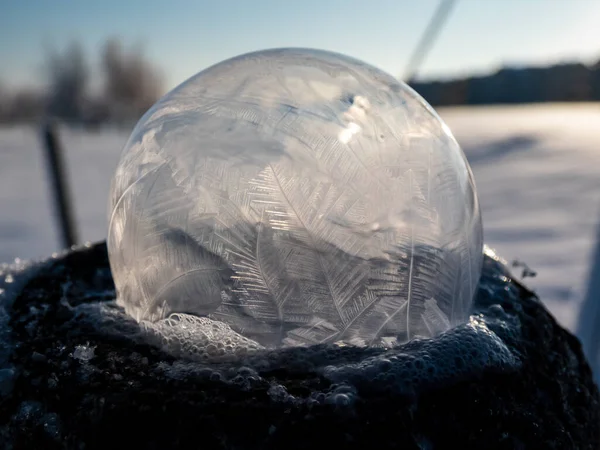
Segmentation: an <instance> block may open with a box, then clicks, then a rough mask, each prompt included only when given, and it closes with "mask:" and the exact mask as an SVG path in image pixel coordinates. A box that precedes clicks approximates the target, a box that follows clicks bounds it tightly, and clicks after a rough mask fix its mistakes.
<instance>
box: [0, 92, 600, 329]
mask: <svg viewBox="0 0 600 450" xmlns="http://www.w3.org/2000/svg"><path fill="white" fill-rule="evenodd" d="M438 112H439V113H440V115H441V116H442V118H443V119H444V120H445V121H446V123H447V124H448V126H449V127H450V129H451V130H452V131H453V133H454V135H455V136H456V138H457V139H458V141H459V143H460V144H461V145H462V147H463V150H464V151H465V153H466V155H467V158H468V160H469V162H470V164H471V167H472V169H473V172H474V175H475V180H476V183H477V189H478V193H479V199H480V202H481V205H482V210H483V224H484V237H485V242H486V243H487V244H488V245H489V246H490V247H492V248H494V249H495V250H496V251H497V252H498V254H499V255H501V256H502V257H503V258H505V259H506V260H508V261H509V262H510V261H512V260H513V259H519V260H521V261H524V262H526V263H527V264H528V266H529V267H530V268H531V269H533V270H535V271H536V272H537V276H536V277H535V278H527V279H526V280H525V282H526V284H527V285H528V286H530V287H531V288H533V289H534V290H535V291H536V292H537V293H538V294H539V295H540V297H541V299H542V300H543V301H544V303H545V304H546V305H547V306H548V308H549V309H550V311H551V312H552V313H553V314H554V315H555V316H556V317H557V319H558V320H559V322H560V323H561V324H562V325H564V326H565V327H567V328H569V329H571V330H573V331H575V329H576V326H577V323H576V322H577V319H578V314H579V310H580V307H581V302H582V298H583V297H584V295H585V290H586V287H587V278H588V272H589V261H590V258H591V256H592V254H593V252H594V247H595V240H596V234H597V233H596V228H597V226H598V223H599V219H600V104H593V103H590V104H541V105H526V106H498V107H460V108H442V109H439V110H438ZM128 136H129V132H128V131H115V130H102V131H98V132H86V131H80V130H67V129H63V130H62V131H61V140H62V142H63V144H64V148H65V152H66V162H67V166H68V176H69V181H70V185H71V190H72V196H73V200H74V208H75V214H76V220H77V225H78V228H79V236H80V240H81V241H82V242H83V241H96V240H101V239H105V237H106V230H107V219H106V217H107V213H106V208H107V199H108V191H109V186H110V180H111V177H112V174H113V171H114V169H115V167H116V165H117V162H118V158H119V155H120V152H121V149H122V147H123V145H124V144H125V142H126V140H127V138H128ZM41 144H42V142H41V139H40V135H39V130H37V129H35V128H33V127H13V128H0V211H1V214H0V262H12V261H13V260H14V259H15V258H17V257H19V258H22V259H30V258H35V259H38V258H44V257H48V256H50V255H51V254H52V253H53V252H56V251H58V250H60V246H61V245H60V239H59V236H60V235H59V232H58V228H57V226H56V221H55V218H54V216H53V207H52V201H51V200H52V198H51V191H50V184H49V178H48V176H47V173H46V166H45V158H44V157H45V154H44V151H43V147H42V145H41ZM513 271H514V274H515V275H517V274H518V273H520V269H518V268H515V269H513Z"/></svg>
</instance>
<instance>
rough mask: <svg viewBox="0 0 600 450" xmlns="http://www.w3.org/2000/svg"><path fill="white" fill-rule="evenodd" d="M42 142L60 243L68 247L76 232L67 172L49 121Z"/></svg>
mask: <svg viewBox="0 0 600 450" xmlns="http://www.w3.org/2000/svg"><path fill="white" fill-rule="evenodd" d="M43 135H44V144H45V147H46V162H47V166H48V172H49V176H50V180H51V183H52V196H53V198H54V208H55V214H56V215H57V216H58V220H59V224H58V225H59V227H60V230H61V237H62V243H63V245H64V247H65V248H70V247H72V246H73V245H75V244H76V243H77V232H76V230H75V223H74V221H73V209H72V208H71V198H70V195H69V189H68V181H67V174H66V172H65V165H64V161H63V149H62V147H61V146H60V141H59V138H58V133H57V129H56V126H55V124H54V123H52V122H51V121H49V122H47V123H46V124H45V125H44V129H43Z"/></svg>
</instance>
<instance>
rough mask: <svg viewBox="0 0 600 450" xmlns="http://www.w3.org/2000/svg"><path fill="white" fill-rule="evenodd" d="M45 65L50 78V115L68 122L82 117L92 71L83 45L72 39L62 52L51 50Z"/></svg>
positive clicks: (48, 52)
mask: <svg viewBox="0 0 600 450" xmlns="http://www.w3.org/2000/svg"><path fill="white" fill-rule="evenodd" d="M45 68H46V71H47V74H48V77H49V98H48V112H49V114H50V115H52V116H54V117H58V118H61V119H64V120H67V121H80V120H82V118H83V116H84V104H85V101H86V95H87V87H88V78H89V70H88V65H87V61H86V58H85V55H84V53H83V49H82V48H81V46H80V45H79V44H78V43H77V42H73V43H72V44H71V45H70V46H69V47H68V48H67V49H66V50H65V51H64V52H62V53H59V52H57V51H55V50H48V51H47V54H46V67H45Z"/></svg>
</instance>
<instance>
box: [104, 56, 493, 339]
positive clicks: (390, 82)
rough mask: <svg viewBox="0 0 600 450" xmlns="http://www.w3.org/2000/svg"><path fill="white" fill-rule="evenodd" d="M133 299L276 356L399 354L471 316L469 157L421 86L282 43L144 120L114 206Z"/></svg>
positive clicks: (116, 258)
mask: <svg viewBox="0 0 600 450" xmlns="http://www.w3.org/2000/svg"><path fill="white" fill-rule="evenodd" d="M109 203H110V206H109V235H108V247H109V255H110V263H111V267H112V271H113V275H114V280H115V283H116V287H117V291H118V301H119V302H120V304H121V305H123V306H124V308H125V310H126V311H127V312H128V313H129V314H130V315H132V316H133V317H134V318H136V319H137V320H139V321H142V320H143V321H151V322H153V321H157V320H160V319H164V318H167V317H169V316H170V315H171V314H174V313H183V314H191V315H196V316H205V317H208V318H210V319H212V320H218V321H222V322H225V323H226V324H227V325H228V326H230V327H231V328H232V329H233V330H235V331H236V332H237V333H239V334H241V335H243V336H245V337H246V338H249V339H252V340H254V341H256V342H258V343H260V344H261V345H264V346H267V347H279V346H290V345H312V344H317V343H332V342H342V343H345V344H350V345H390V344H393V343H395V342H405V341H407V340H410V339H412V338H415V337H418V336H421V337H430V336H434V335H436V334H439V333H441V332H443V331H445V330H447V329H449V328H450V327H452V326H454V325H456V324H458V323H461V322H464V321H466V319H467V318H468V314H469V310H470V307H471V303H472V299H473V294H474V291H475V288H476V285H477V282H478V279H479V276H480V271H481V262H482V228H481V217H480V211H479V206H478V201H477V197H476V193H475V186H474V183H473V177H472V174H471V171H470V168H469V165H468V163H467V161H466V159H465V156H464V154H463V152H462V150H461V149H460V147H459V146H458V144H457V142H456V140H455V139H454V138H453V136H452V134H451V133H450V131H449V129H448V128H447V127H446V126H445V124H444V123H443V122H442V121H441V119H440V118H439V117H438V115H437V114H436V113H435V112H434V111H433V109H432V108H431V107H430V106H429V105H428V104H427V103H426V102H425V101H424V100H423V99H422V98H421V97H420V96H419V95H418V94H416V93H415V92H414V91H413V90H412V89H410V88H409V87H408V86H407V85H405V84H403V83H402V82H399V81H398V80H396V79H394V78H393V77H392V76H390V75H388V74H386V73H384V72H382V71H380V70H378V69H376V68H374V67H372V66H370V65H368V64H365V63H363V62H361V61H358V60H355V59H352V58H349V57H346V56H343V55H339V54H334V53H329V52H324V51H319V50H307V49H275V50H266V51H260V52H255V53H250V54H246V55H242V56H238V57H235V58H233V59H229V60H227V61H224V62H221V63H219V64H217V65H215V66H212V67H210V68H208V69H206V70H204V71H203V72H200V73H199V74H197V75H196V76H194V77H192V78H191V79H189V80H188V81H186V82H184V83H183V84H181V85H180V86H179V87H177V88H175V89H174V90H173V91H171V92H170V93H169V94H167V95H166V96H165V97H163V98H162V99H161V100H159V101H158V102H157V103H156V105H154V106H153V107H152V108H151V109H150V110H149V111H148V112H147V113H146V114H145V115H144V116H143V117H142V118H141V120H140V121H139V123H138V124H137V126H136V127H135V129H134V131H133V133H132V135H131V138H130V139H129V141H128V143H127V144H126V146H125V149H124V150H123V153H122V155H121V160H120V162H119V164H118V167H117V170H116V174H115V176H114V179H113V183H112V188H111V194H110V200H109Z"/></svg>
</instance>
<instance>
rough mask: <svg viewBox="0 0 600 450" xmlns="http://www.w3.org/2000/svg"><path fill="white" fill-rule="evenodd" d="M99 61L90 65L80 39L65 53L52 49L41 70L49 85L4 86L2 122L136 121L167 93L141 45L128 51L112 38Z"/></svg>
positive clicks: (0, 98)
mask: <svg viewBox="0 0 600 450" xmlns="http://www.w3.org/2000/svg"><path fill="white" fill-rule="evenodd" d="M98 65H99V67H94V66H92V65H91V64H90V63H89V60H88V58H87V55H86V54H85V53H84V51H83V49H82V47H81V46H80V45H79V44H78V43H73V44H72V45H71V46H69V47H68V48H66V49H64V50H63V51H61V52H58V51H56V50H47V51H46V54H45V60H44V61H43V64H42V70H41V71H40V75H41V77H42V80H43V82H44V87H43V88H40V89H31V88H29V89H27V88H22V89H20V90H18V91H16V92H15V91H14V90H9V89H7V88H4V89H3V88H2V85H1V84H0V123H20V122H25V123H31V122H39V121H41V120H45V119H47V118H52V119H58V120H61V121H63V122H66V123H70V124H75V125H83V126H92V125H94V126H97V125H100V124H104V123H112V124H130V123H131V122H132V121H135V120H137V119H138V118H139V117H140V116H141V115H142V114H143V113H144V112H145V111H146V110H147V109H148V108H149V107H150V106H152V104H154V102H155V101H156V100H157V99H158V98H159V96H160V95H161V94H162V90H163V89H162V81H161V77H160V74H159V71H158V70H157V69H156V68H155V67H154V66H152V64H150V62H149V61H147V59H146V58H145V56H144V54H143V52H142V51H141V49H140V48H132V49H129V50H127V49H125V48H124V47H123V45H122V44H121V42H120V41H119V40H118V39H109V40H107V41H106V42H105V44H104V46H103V48H102V50H101V54H100V58H99V64H98ZM94 85H95V88H93V86H94Z"/></svg>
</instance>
